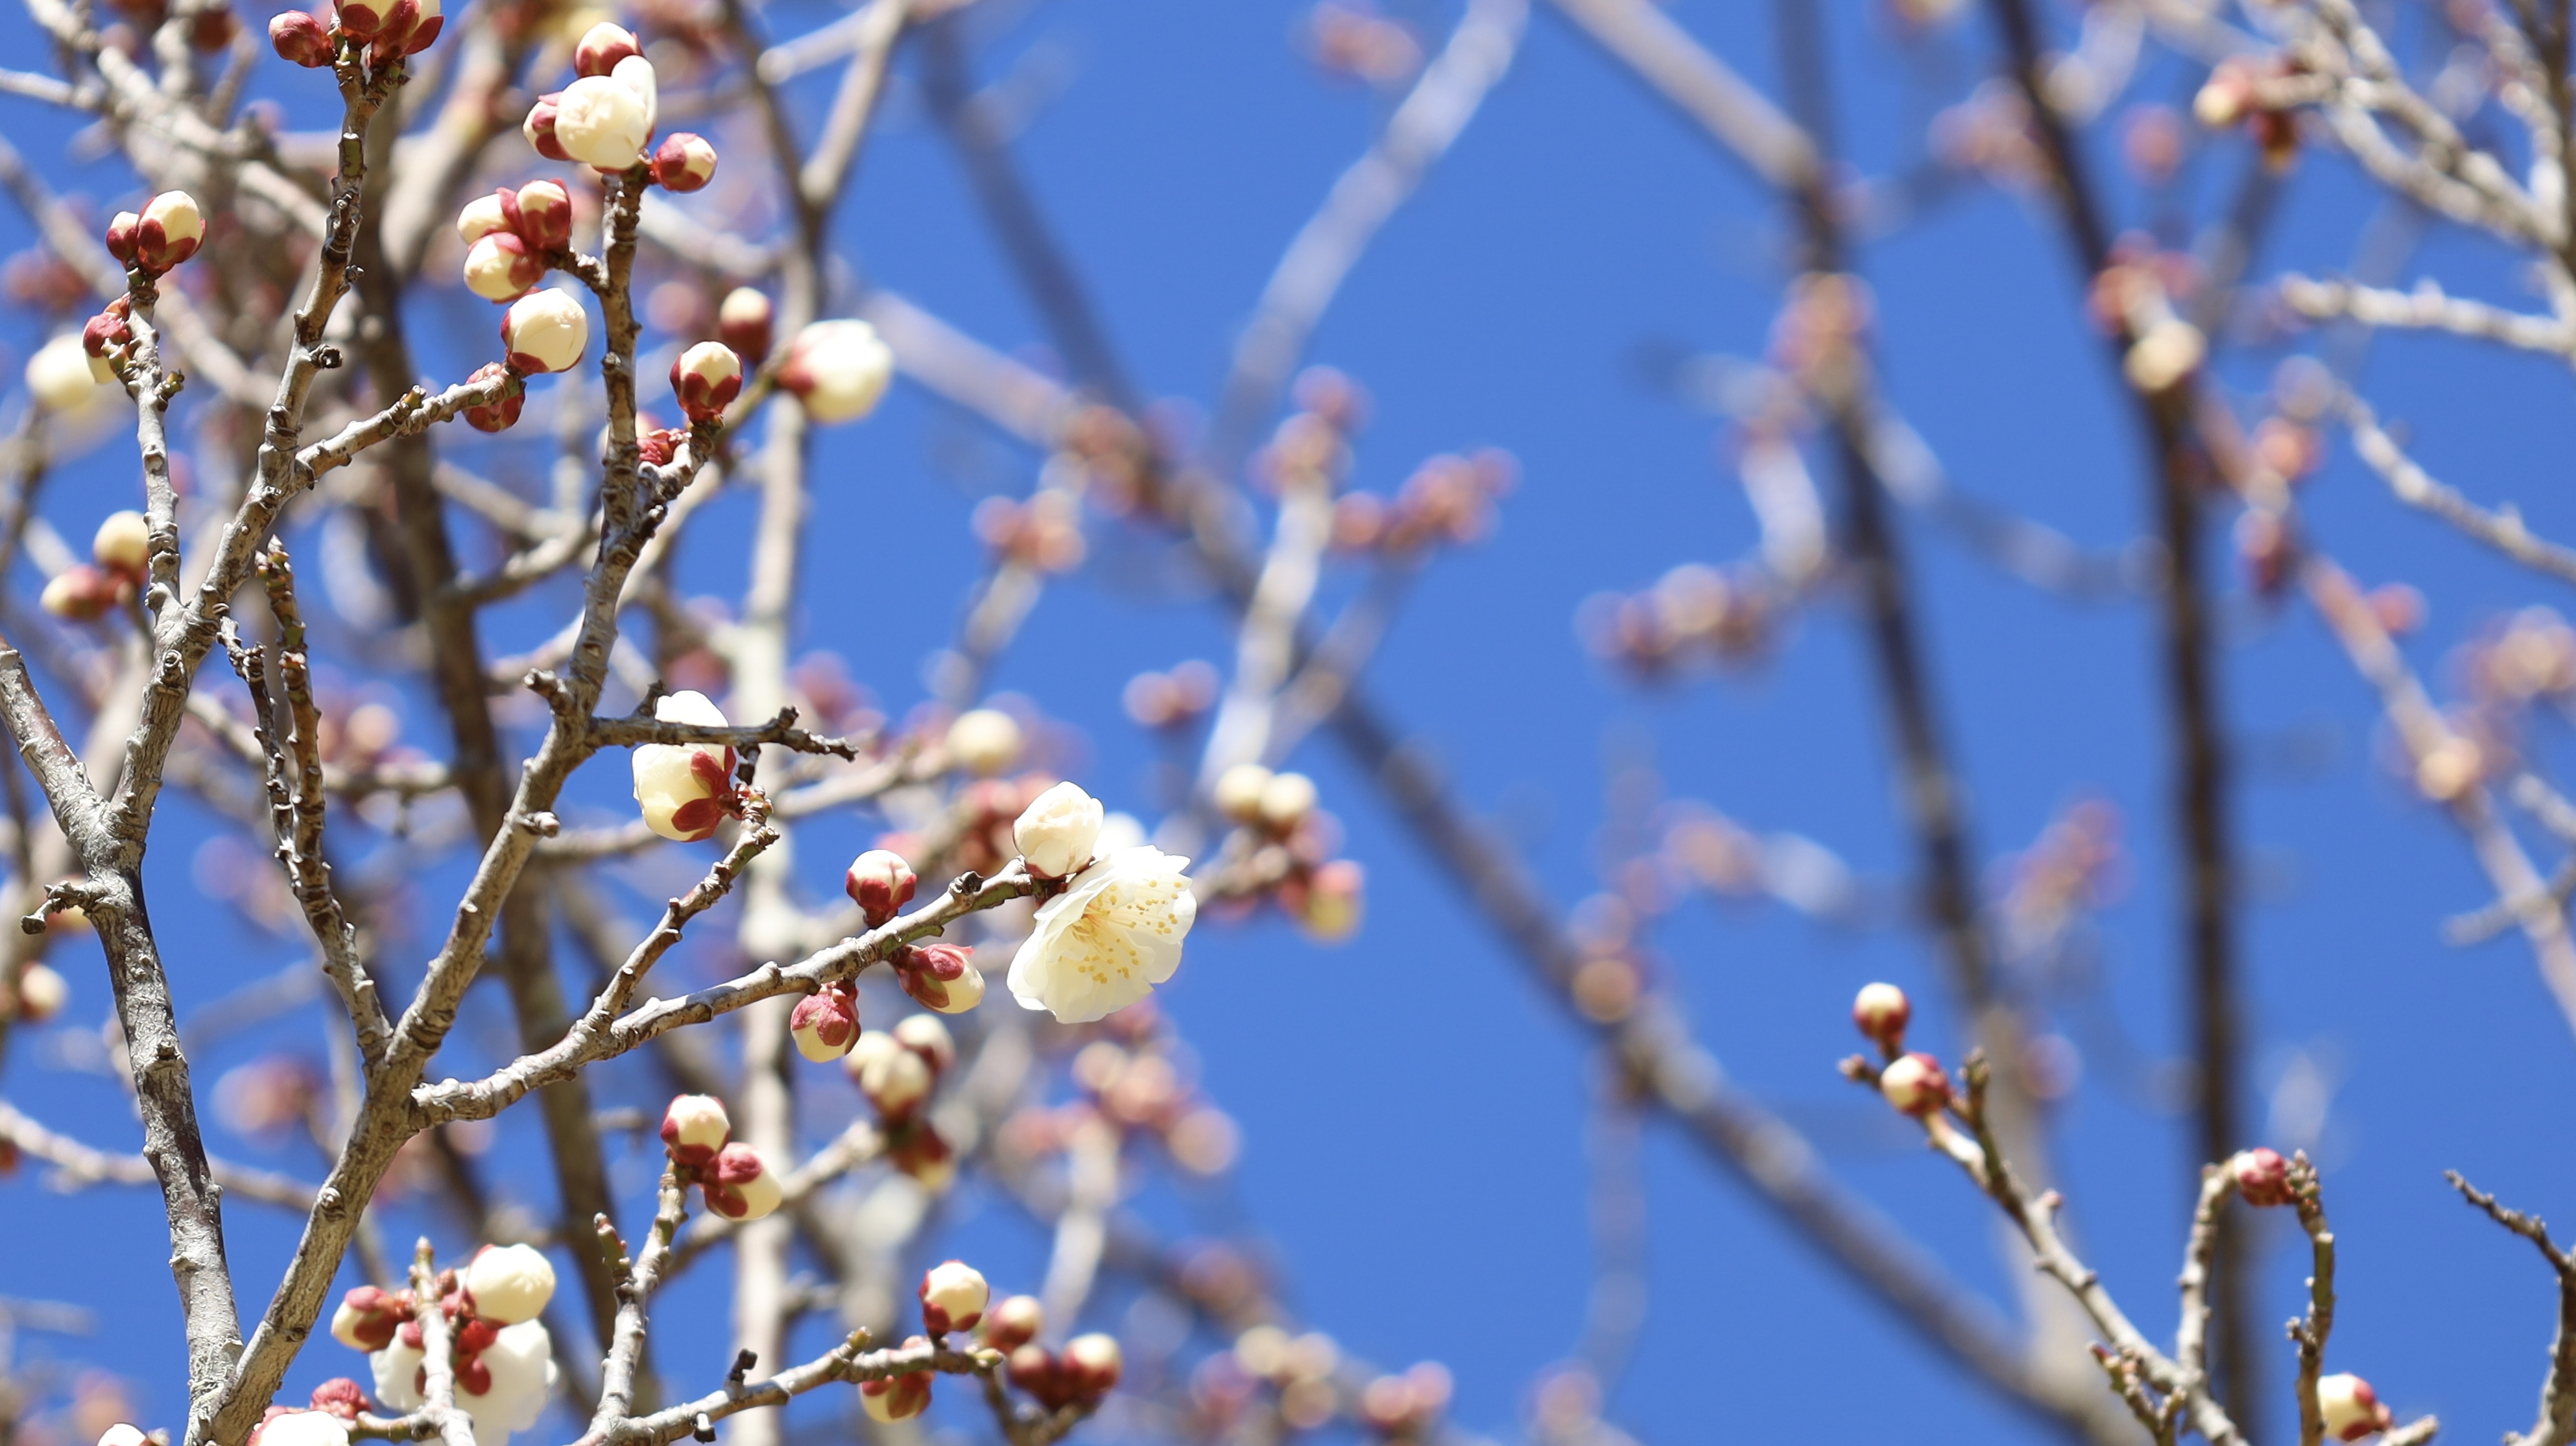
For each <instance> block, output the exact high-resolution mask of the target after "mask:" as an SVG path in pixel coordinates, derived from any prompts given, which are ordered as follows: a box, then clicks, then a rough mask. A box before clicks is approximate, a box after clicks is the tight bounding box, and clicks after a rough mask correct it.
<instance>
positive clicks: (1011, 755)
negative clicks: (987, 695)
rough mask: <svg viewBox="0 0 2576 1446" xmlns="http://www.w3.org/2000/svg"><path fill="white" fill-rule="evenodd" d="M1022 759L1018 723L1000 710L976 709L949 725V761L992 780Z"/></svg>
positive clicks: (963, 714) (953, 764) (958, 716)
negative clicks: (995, 775)
mask: <svg viewBox="0 0 2576 1446" xmlns="http://www.w3.org/2000/svg"><path fill="white" fill-rule="evenodd" d="M1019 758H1020V724H1019V720H1017V719H1015V718H1013V717H1012V716H1011V715H1010V714H1008V713H1005V712H1003V711H1002V710H1001V709H999V708H975V709H971V710H969V711H967V712H964V713H960V714H958V715H957V721H956V722H954V723H951V724H949V725H948V761H949V763H950V764H951V765H952V766H954V767H957V768H962V769H965V770H966V771H967V772H969V773H972V774H974V775H976V776H977V777H980V778H990V777H992V776H993V775H994V774H997V773H1000V772H1001V771H1002V770H1004V769H1006V768H1008V767H1010V766H1011V765H1012V764H1014V763H1016V762H1018V761H1019Z"/></svg>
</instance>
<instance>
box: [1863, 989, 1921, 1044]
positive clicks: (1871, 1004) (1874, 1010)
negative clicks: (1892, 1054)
mask: <svg viewBox="0 0 2576 1446" xmlns="http://www.w3.org/2000/svg"><path fill="white" fill-rule="evenodd" d="M1913 1018H1914V1003H1913V1001H1912V1000H1909V999H1907V998H1906V997H1905V991H1904V990H1902V989H1899V988H1897V987H1896V986H1895V985H1893V984H1864V985H1862V986H1861V991H1860V994H1859V996H1858V997H1857V998H1855V999H1853V1000H1852V1025H1853V1027H1854V1028H1856V1029H1858V1030H1859V1031H1860V1032H1861V1033H1862V1034H1863V1035H1866V1036H1867V1037H1869V1038H1871V1039H1874V1040H1876V1041H1878V1042H1879V1043H1880V1044H1882V1045H1885V1046H1886V1047H1887V1048H1889V1049H1899V1048H1902V1047H1903V1046H1904V1044H1905V1026H1906V1025H1907V1024H1908V1023H1909V1022H1911V1021H1912V1020H1913Z"/></svg>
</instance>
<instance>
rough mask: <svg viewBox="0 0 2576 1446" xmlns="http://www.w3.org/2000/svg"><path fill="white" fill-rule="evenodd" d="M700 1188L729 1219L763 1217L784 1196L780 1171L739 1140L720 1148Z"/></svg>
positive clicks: (714, 1209)
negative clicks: (779, 1181) (780, 1183)
mask: <svg viewBox="0 0 2576 1446" xmlns="http://www.w3.org/2000/svg"><path fill="white" fill-rule="evenodd" d="M698 1192H699V1193H700V1194H702V1195H704V1196H705V1197H706V1202H707V1208H708V1209H710V1210H713V1211H714V1212H716V1213H717V1214H718V1215H721V1216H723V1217H725V1218H726V1219H728V1220H758V1219H761V1218H763V1217H765V1216H767V1215H768V1214H769V1212H771V1211H773V1210H775V1209H777V1208H778V1202H779V1201H780V1200H781V1199H783V1198H784V1192H783V1191H782V1190H781V1189H780V1187H779V1184H778V1172H777V1171H776V1170H773V1169H771V1168H770V1167H769V1162H768V1161H767V1160H765V1159H763V1158H762V1157H761V1154H760V1152H759V1151H758V1150H755V1149H753V1148H752V1147H751V1146H749V1145H746V1144H744V1143H742V1142H741V1141H739V1140H737V1141H735V1142H734V1143H732V1144H730V1145H727V1146H725V1147H724V1148H723V1149H721V1150H718V1151H717V1152H716V1158H715V1162H714V1163H713V1164H712V1165H711V1166H709V1167H708V1170H707V1173H706V1174H705V1175H704V1176H703V1177H701V1178H700V1180H699V1181H698Z"/></svg>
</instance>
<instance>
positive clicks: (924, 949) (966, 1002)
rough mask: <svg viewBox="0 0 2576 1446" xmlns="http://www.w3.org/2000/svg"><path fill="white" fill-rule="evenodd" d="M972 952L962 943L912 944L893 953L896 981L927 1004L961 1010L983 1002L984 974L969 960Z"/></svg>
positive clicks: (945, 1011)
mask: <svg viewBox="0 0 2576 1446" xmlns="http://www.w3.org/2000/svg"><path fill="white" fill-rule="evenodd" d="M974 952H975V951H974V948H973V947H972V946H971V945H965V944H916V945H913V946H912V947H910V948H907V949H905V950H904V951H903V952H902V953H900V954H898V955H896V956H895V959H894V977H895V982H896V983H897V984H900V985H902V986H903V992H904V993H906V994H909V995H911V996H912V997H913V998H915V999H917V1000H919V1001H921V1003H922V1004H923V1005H924V1006H926V1007H928V1008H931V1009H935V1010H938V1011H939V1012H940V1013H942V1014H964V1013H965V1012H967V1011H968V1010H970V1009H973V1008H974V1007H975V1006H976V1005H978V1004H981V1003H983V1002H984V976H983V975H982V974H981V973H978V972H977V971H976V968H975V966H974V965H973V964H972V963H970V962H968V961H969V959H970V958H971V957H972V956H973V954H974Z"/></svg>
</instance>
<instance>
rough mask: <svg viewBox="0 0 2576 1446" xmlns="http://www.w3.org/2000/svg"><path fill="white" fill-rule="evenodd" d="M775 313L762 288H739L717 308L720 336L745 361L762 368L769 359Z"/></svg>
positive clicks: (728, 293) (726, 296)
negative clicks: (771, 321)
mask: <svg viewBox="0 0 2576 1446" xmlns="http://www.w3.org/2000/svg"><path fill="white" fill-rule="evenodd" d="M772 313H773V308H772V307H771V306H770V304H769V297H768V296H767V294H765V293H764V292H762V291H761V290H760V288H758V287H756V286H737V287H735V288H734V289H733V290H731V291H728V292H726V293H725V299H724V302H723V304H721V305H719V306H718V307H717V308H716V336H717V338H718V339H719V340H721V341H722V342H723V343H724V344H725V345H727V346H729V347H732V348H733V349H734V353H735V354H736V355H738V356H740V357H741V358H742V359H743V360H744V361H746V362H749V363H750V364H751V365H753V366H758V365H760V363H761V362H762V361H763V360H764V359H766V358H767V357H768V355H769V340H770V338H769V326H770V320H771V317H772Z"/></svg>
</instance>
